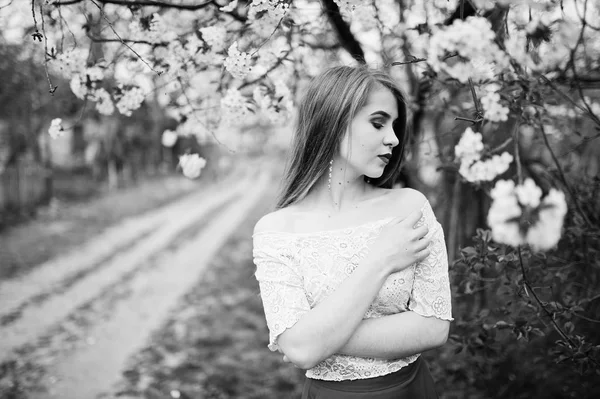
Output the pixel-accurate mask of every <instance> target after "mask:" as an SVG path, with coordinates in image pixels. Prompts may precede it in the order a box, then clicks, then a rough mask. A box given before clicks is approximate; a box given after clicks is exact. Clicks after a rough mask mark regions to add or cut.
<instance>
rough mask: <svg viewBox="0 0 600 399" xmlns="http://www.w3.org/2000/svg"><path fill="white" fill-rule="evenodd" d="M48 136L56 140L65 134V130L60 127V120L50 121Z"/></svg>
mask: <svg viewBox="0 0 600 399" xmlns="http://www.w3.org/2000/svg"><path fill="white" fill-rule="evenodd" d="M48 134H49V135H50V137H52V138H53V139H57V138H59V137H61V136H62V135H64V134H65V129H64V128H63V126H62V119H61V118H55V119H52V122H51V123H50V128H49V129H48Z"/></svg>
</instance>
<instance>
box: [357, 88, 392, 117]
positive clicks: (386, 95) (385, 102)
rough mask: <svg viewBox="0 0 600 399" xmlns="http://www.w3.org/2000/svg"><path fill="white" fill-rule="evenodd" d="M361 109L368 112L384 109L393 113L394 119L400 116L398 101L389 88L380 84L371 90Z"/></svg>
mask: <svg viewBox="0 0 600 399" xmlns="http://www.w3.org/2000/svg"><path fill="white" fill-rule="evenodd" d="M361 111H364V112H366V113H368V114H372V113H376V112H378V111H382V112H385V113H386V114H388V115H391V117H392V119H396V118H398V101H397V100H396V97H395V96H394V94H392V92H391V91H390V90H389V89H388V88H386V87H383V86H378V87H375V88H373V90H371V92H370V93H369V96H368V97H367V102H366V104H365V106H364V107H363V109H362V110H361Z"/></svg>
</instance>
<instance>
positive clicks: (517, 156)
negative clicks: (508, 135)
mask: <svg viewBox="0 0 600 399" xmlns="http://www.w3.org/2000/svg"><path fill="white" fill-rule="evenodd" d="M520 123H521V120H520V119H518V120H516V121H515V127H514V129H513V140H514V142H515V164H516V165H517V180H518V181H519V184H522V183H523V170H522V167H521V154H520V151H519V124H520Z"/></svg>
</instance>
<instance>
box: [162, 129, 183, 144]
mask: <svg viewBox="0 0 600 399" xmlns="http://www.w3.org/2000/svg"><path fill="white" fill-rule="evenodd" d="M178 138H179V135H178V134H177V132H174V131H173V130H165V131H164V132H163V134H162V136H161V140H160V142H161V144H162V145H163V146H165V147H168V148H170V147H173V146H174V145H175V143H177V139H178Z"/></svg>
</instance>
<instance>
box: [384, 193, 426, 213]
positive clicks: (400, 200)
mask: <svg viewBox="0 0 600 399" xmlns="http://www.w3.org/2000/svg"><path fill="white" fill-rule="evenodd" d="M388 198H389V199H390V200H389V201H387V204H388V206H390V207H391V209H390V212H392V213H396V214H397V213H398V209H399V208H401V209H402V210H403V213H404V212H406V213H407V214H408V213H411V212H414V211H419V210H421V209H422V208H423V205H424V204H425V203H426V202H427V197H425V195H423V193H421V192H420V191H418V190H415V189H413V188H394V189H391V190H390V193H389V194H388Z"/></svg>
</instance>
